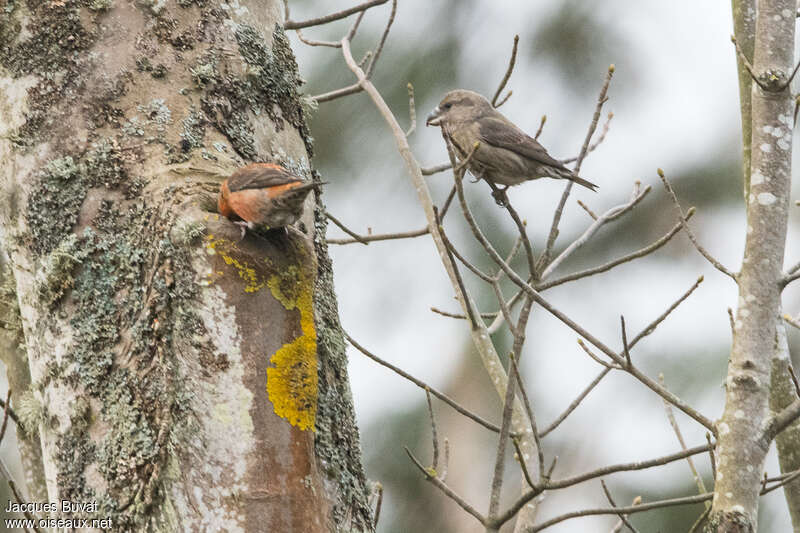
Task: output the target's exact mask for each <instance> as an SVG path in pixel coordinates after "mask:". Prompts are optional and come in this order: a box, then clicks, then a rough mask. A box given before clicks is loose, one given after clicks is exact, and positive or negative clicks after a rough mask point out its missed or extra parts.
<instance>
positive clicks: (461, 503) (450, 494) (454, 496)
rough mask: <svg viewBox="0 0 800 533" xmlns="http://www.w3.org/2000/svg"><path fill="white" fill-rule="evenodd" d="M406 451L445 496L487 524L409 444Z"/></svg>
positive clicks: (426, 477)
mask: <svg viewBox="0 0 800 533" xmlns="http://www.w3.org/2000/svg"><path fill="white" fill-rule="evenodd" d="M405 450H406V453H407V454H408V457H409V459H411V461H412V462H413V463H414V464H415V465H416V466H417V468H419V470H420V472H422V473H423V474H424V475H425V479H427V480H428V481H430V482H431V483H433V485H434V486H435V487H436V488H438V489H439V490H441V491H442V492H443V493H444V494H445V496H447V497H448V498H450V499H451V500H453V501H454V502H456V504H458V506H459V507H461V508H462V509H464V510H465V511H466V512H467V513H469V514H471V515H472V516H474V517H475V518H477V519H478V522H480V523H481V524H484V525H485V524H486V519H485V518H484V517H483V515H482V514H481V513H479V512H478V511H477V510H476V509H475V508H474V507H472V506H471V505H470V504H468V503H467V502H466V501H465V500H464V499H463V498H462V497H461V496H459V495H458V494H456V493H455V492H453V490H452V489H451V488H450V487H448V486H447V485H446V484H445V483H444V482H443V481H441V480H440V479H439V478H438V477H436V472H431V471H430V470H428V469H427V468H425V467H424V466H422V463H420V462H419V461H418V460H417V458H416V457H414V454H412V453H411V450H409V449H408V446H405Z"/></svg>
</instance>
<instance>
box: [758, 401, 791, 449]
mask: <svg viewBox="0 0 800 533" xmlns="http://www.w3.org/2000/svg"><path fill="white" fill-rule="evenodd" d="M797 417H800V399H797V400H795V401H793V402H792V403H790V404H789V405H787V406H786V407H784V408H783V410H782V411H780V412H779V413H776V414H775V415H774V416H771V417H770V418H769V419H767V421H766V423H765V425H764V431H763V433H762V436H761V438H762V440H763V442H764V443H766V445H767V446H769V443H770V442H772V439H774V438H775V436H776V435H778V433H780V432H781V431H783V430H784V429H786V428H787V427H788V426H789V424H791V423H792V422H794V421H795V420H797Z"/></svg>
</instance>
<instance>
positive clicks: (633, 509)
mask: <svg viewBox="0 0 800 533" xmlns="http://www.w3.org/2000/svg"><path fill="white" fill-rule="evenodd" d="M713 497H714V494H713V493H711V492H708V493H706V494H699V495H696V496H686V497H683V498H673V499H669V500H659V501H655V502H650V503H642V504H639V505H631V506H629V507H616V508H601V509H583V510H581V511H573V512H571V513H565V514H562V515H560V516H556V517H554V518H551V519H550V520H546V521H545V522H542V523H541V524H537V525H536V526H533V527H531V528H529V529H527V530H526V533H536V532H537V531H542V530H544V529H547V528H549V527H551V526H553V525H555V524H558V523H560V522H563V521H565V520H569V519H571V518H578V517H581V516H596V515H616V514H619V513H624V514H633V513H643V512H646V511H652V510H653V509H663V508H665V507H674V506H677V505H692V504H695V503H702V502H705V501H708V500H710V499H711V498H713ZM503 516H505V515H503ZM497 522H499V519H498V520H497Z"/></svg>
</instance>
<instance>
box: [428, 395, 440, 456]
mask: <svg viewBox="0 0 800 533" xmlns="http://www.w3.org/2000/svg"><path fill="white" fill-rule="evenodd" d="M425 399H426V400H428V415H429V416H430V419H431V440H432V441H433V469H434V470H436V469H438V468H439V436H438V432H437V431H436V416H435V415H434V414H433V402H431V391H430V389H425Z"/></svg>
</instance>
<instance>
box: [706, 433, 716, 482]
mask: <svg viewBox="0 0 800 533" xmlns="http://www.w3.org/2000/svg"><path fill="white" fill-rule="evenodd" d="M706 442H707V443H708V458H709V460H710V461H711V479H717V461H716V459H714V446H713V445H712V444H711V433H709V432H708V431H706Z"/></svg>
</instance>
